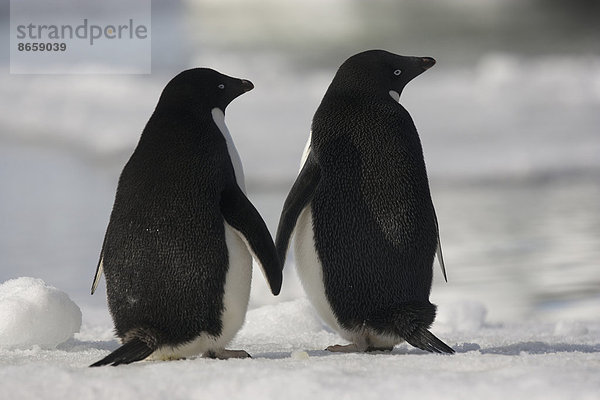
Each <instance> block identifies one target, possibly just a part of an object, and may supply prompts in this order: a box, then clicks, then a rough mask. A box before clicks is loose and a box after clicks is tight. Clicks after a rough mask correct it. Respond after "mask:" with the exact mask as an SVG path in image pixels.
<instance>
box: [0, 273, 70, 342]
mask: <svg viewBox="0 0 600 400" xmlns="http://www.w3.org/2000/svg"><path fill="white" fill-rule="evenodd" d="M80 327H81V310H80V309H79V307H78V306H77V304H75V303H74V302H73V301H72V300H71V299H70V298H69V296H68V295H67V294H66V293H64V292H62V291H60V290H58V289H56V288H55V287H52V286H48V285H47V284H46V283H45V282H44V281H43V280H41V279H36V278H27V277H22V278H17V279H11V280H8V281H6V282H4V283H2V284H0V348H2V347H5V348H30V347H32V346H39V347H41V348H46V349H54V348H56V346H58V345H59V344H61V343H63V342H65V341H66V340H68V339H70V338H72V337H73V334H74V333H76V332H79V328H80Z"/></svg>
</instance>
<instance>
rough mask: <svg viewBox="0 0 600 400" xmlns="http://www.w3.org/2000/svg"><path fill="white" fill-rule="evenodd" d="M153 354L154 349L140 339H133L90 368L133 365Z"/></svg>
mask: <svg viewBox="0 0 600 400" xmlns="http://www.w3.org/2000/svg"><path fill="white" fill-rule="evenodd" d="M153 352H154V349H152V348H150V346H148V344H146V343H145V342H144V341H142V340H141V339H139V338H133V339H131V340H130V341H128V342H127V343H125V344H124V345H123V346H121V347H119V348H118V349H116V350H115V351H113V352H112V353H110V354H109V355H107V356H106V357H104V358H103V359H102V360H100V361H96V362H95V363H93V364H92V365H90V367H101V366H103V365H112V366H114V367H116V366H117V365H121V364H131V363H132V362H135V361H140V360H143V359H144V358H146V357H148V356H149V355H150V354H152V353H153Z"/></svg>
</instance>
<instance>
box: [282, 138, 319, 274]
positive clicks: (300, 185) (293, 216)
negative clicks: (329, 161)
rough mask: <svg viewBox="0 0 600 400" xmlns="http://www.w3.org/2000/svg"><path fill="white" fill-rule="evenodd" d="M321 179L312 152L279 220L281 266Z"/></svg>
mask: <svg viewBox="0 0 600 400" xmlns="http://www.w3.org/2000/svg"><path fill="white" fill-rule="evenodd" d="M307 148H308V147H307ZM320 179H321V170H320V168H319V165H318V164H317V162H316V160H315V157H314V155H313V154H312V152H310V153H309V154H308V155H307V158H306V161H305V162H304V166H303V167H302V170H301V171H300V174H299V175H298V177H297V178H296V182H294V185H293V186H292V189H291V190H290V193H289V194H288V197H287V199H286V200H285V204H284V205H283V210H282V211H281V217H280V218H279V226H278V227H277V236H276V238H275V247H276V248H277V253H278V254H279V258H280V261H281V264H283V263H284V262H285V255H286V253H287V250H288V247H289V244H290V239H291V236H292V233H293V232H294V228H295V227H296V222H297V221H298V217H299V216H300V213H301V212H302V210H303V209H304V208H305V207H306V206H307V205H308V204H309V203H310V201H311V200H312V198H313V195H314V194H315V190H316V189H317V186H318V185H319V181H320Z"/></svg>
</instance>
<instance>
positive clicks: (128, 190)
mask: <svg viewBox="0 0 600 400" xmlns="http://www.w3.org/2000/svg"><path fill="white" fill-rule="evenodd" d="M253 88H254V86H253V84H252V83H251V82H250V81H248V80H244V79H236V78H232V77H229V76H226V75H223V74H221V73H219V72H217V71H214V70H212V69H207V68H195V69H190V70H186V71H183V72H181V73H180V74H178V75H177V76H175V77H174V78H173V79H172V80H171V81H170V82H169V83H168V84H167V85H166V86H165V88H164V90H163V92H162V94H161V96H160V98H159V100H158V104H157V106H156V108H155V110H154V112H153V114H152V116H151V117H150V119H149V121H148V123H147V124H146V127H145V128H144V130H143V132H142V135H141V138H140V140H139V143H138V145H137V147H136V149H135V151H134V152H133V154H132V156H131V158H130V159H129V161H128V162H127V164H126V165H125V167H124V169H123V171H122V173H121V176H120V178H119V183H118V187H117V192H116V196H115V202H114V206H113V209H112V213H111V216H110V220H109V223H108V228H107V230H106V235H105V237H104V243H103V245H102V250H101V254H100V260H99V262H98V265H97V268H96V274H95V277H94V281H93V284H92V290H91V292H92V294H94V291H95V290H96V287H97V285H98V282H99V280H100V277H101V275H102V273H104V275H105V277H106V291H107V298H108V305H109V309H110V313H111V316H112V319H113V322H114V326H115V333H116V335H117V336H118V337H119V339H120V340H121V342H122V346H121V347H119V348H118V349H116V350H115V351H113V352H112V353H110V354H109V355H108V356H106V357H105V358H104V359H102V360H100V361H98V362H96V363H94V364H92V365H91V366H93V367H95V366H101V365H109V364H110V365H119V364H128V363H132V362H134V361H139V360H144V359H147V358H148V359H154V360H168V359H179V358H187V357H192V356H196V355H200V354H202V355H203V356H205V357H211V358H219V359H227V358H230V357H236V358H243V357H249V355H248V353H247V352H245V351H243V350H226V349H225V346H226V345H227V344H228V343H229V342H230V341H231V339H232V338H233V337H234V336H235V334H236V333H237V331H238V330H239V329H240V328H241V326H242V324H243V322H244V318H245V314H246V310H247V306H248V299H249V295H250V281H251V276H252V257H254V258H255V259H256V260H257V262H258V263H259V264H260V266H261V267H262V270H263V273H264V275H265V277H266V279H267V281H268V283H269V286H270V289H271V291H272V293H273V294H274V295H277V294H278V293H279V291H280V289H281V283H282V266H281V264H280V262H279V258H278V255H277V252H276V249H275V245H274V243H273V239H272V237H271V235H270V233H269V231H268V229H267V227H266V225H265V223H264V221H263V219H262V218H261V216H260V215H259V213H258V211H257V210H256V209H255V208H254V206H253V205H252V203H251V202H250V201H249V200H248V198H247V197H246V195H245V186H244V175H243V170H242V164H241V160H240V157H239V155H238V152H237V150H236V148H235V146H234V144H233V141H232V139H231V135H230V133H229V130H228V129H227V127H226V125H225V120H224V118H225V108H226V107H227V105H228V104H229V103H230V102H231V101H232V100H233V99H235V98H236V97H238V96H240V95H241V94H243V93H245V92H248V91H250V90H252V89H253Z"/></svg>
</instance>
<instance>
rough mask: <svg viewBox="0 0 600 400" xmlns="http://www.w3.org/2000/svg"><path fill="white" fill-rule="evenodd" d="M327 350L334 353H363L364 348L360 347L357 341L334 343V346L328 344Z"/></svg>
mask: <svg viewBox="0 0 600 400" xmlns="http://www.w3.org/2000/svg"><path fill="white" fill-rule="evenodd" d="M325 350H327V351H331V352H333V353H362V352H363V350H362V349H359V348H358V345H357V344H355V343H350V344H346V345H341V344H334V345H333V346H328V347H327V348H326V349H325Z"/></svg>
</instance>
